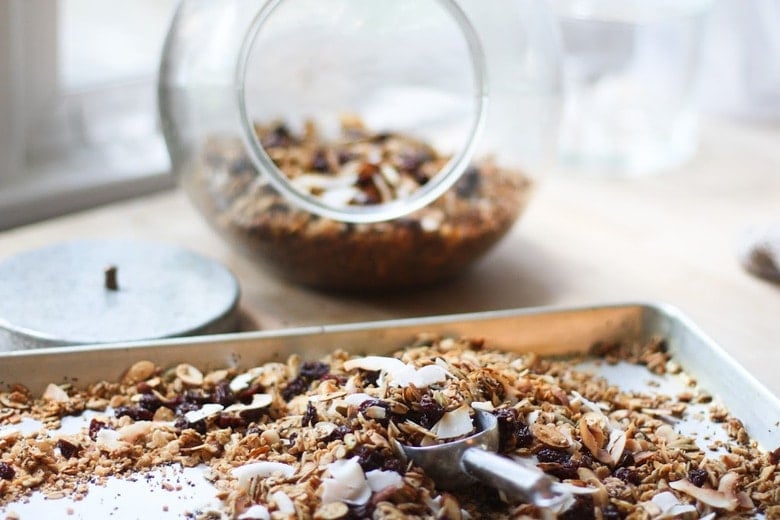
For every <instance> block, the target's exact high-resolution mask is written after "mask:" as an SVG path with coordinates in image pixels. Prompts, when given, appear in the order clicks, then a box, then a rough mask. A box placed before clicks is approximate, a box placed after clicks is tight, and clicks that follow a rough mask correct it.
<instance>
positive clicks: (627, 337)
mask: <svg viewBox="0 0 780 520" xmlns="http://www.w3.org/2000/svg"><path fill="white" fill-rule="evenodd" d="M423 332H428V333H435V334H442V335H464V336H471V337H480V338H486V340H487V341H488V343H489V344H490V345H492V346H493V347H495V348H502V349H507V350H513V351H517V352H529V351H534V352H537V353H539V354H542V355H561V354H565V353H573V352H586V351H587V350H588V349H589V348H590V347H592V346H593V345H594V344H598V343H604V342H615V341H645V340H647V339H648V338H650V337H653V336H658V335H661V336H663V337H664V338H666V341H667V346H668V349H669V351H670V353H671V354H672V355H673V357H674V359H675V360H676V361H677V362H678V363H679V364H680V365H681V366H682V367H683V369H684V370H685V371H686V372H687V373H689V374H690V375H691V376H693V377H695V378H696V379H697V380H698V382H699V383H700V385H701V386H702V387H704V388H705V389H707V390H708V391H709V392H710V393H712V394H715V395H717V396H718V397H720V399H721V400H722V401H723V403H724V404H725V406H726V407H727V408H728V409H730V410H731V411H732V412H733V413H734V414H735V415H736V416H737V417H739V418H740V419H741V420H742V422H743V423H744V424H745V427H746V429H747V431H748V432H749V433H750V435H751V436H752V437H753V438H754V439H756V440H757V441H758V442H759V444H761V445H763V446H764V447H765V448H771V449H775V448H777V446H780V400H778V398H777V397H776V396H774V395H773V394H772V393H771V392H769V391H768V390H767V389H766V388H764V387H763V386H762V385H761V384H760V383H758V381H756V379H755V378H754V377H753V376H751V375H750V374H749V373H748V372H747V371H746V370H745V369H744V368H742V367H741V366H739V365H738V364H736V363H735V362H734V360H733V359H732V358H731V357H730V356H729V355H728V354H726V352H725V351H723V349H722V348H721V347H719V346H718V345H717V344H716V343H715V342H714V341H712V340H711V339H710V338H709V337H707V336H706V335H705V334H704V333H703V332H702V331H701V330H699V328H698V327H696V326H695V325H694V324H693V323H692V322H691V321H690V320H689V319H688V318H686V317H685V316H684V315H683V314H682V313H680V311H679V310H677V309H676V308H674V307H672V306H669V305H665V304H648V303H628V304H614V305H603V306H589V307H577V308H556V307H540V308H529V309H511V310H503V311H494V312H484V313H473V314H460V315H447V316H438V317H430V318H419V319H404V320H393V321H381V322H370V323H355V324H345V325H325V326H321V327H305V328H297V329H285V330H275V331H261V332H247V333H237V334H224V335H215V336H199V337H192V338H177V339H169V340H159V341H151V342H149V341H147V342H135V343H125V344H112V345H90V346H82V347H58V348H50V349H39V350H35V351H19V352H6V353H0V383H3V384H9V383H15V382H21V383H23V384H25V385H26V386H27V387H28V388H30V390H31V391H32V392H34V393H36V392H41V391H43V389H44V388H45V387H46V385H47V384H48V383H49V382H52V381H65V380H67V381H76V382H77V383H78V384H80V385H86V384H88V383H90V382H94V381H98V380H103V379H107V380H112V379H118V378H119V377H121V375H122V373H123V372H124V371H125V370H126V369H127V367H129V366H130V365H131V364H133V363H134V362H136V361H138V360H139V359H148V360H151V361H153V362H155V363H157V364H158V365H160V366H171V365H174V364H178V363H180V362H182V360H186V361H187V362H188V363H192V364H194V365H198V366H199V367H202V368H204V369H210V368H218V367H227V366H233V367H251V366H255V365H257V364H260V363H262V362H265V361H270V360H283V359H286V357H287V356H288V355H289V354H291V353H299V354H300V355H301V356H303V357H304V358H309V359H312V358H316V357H319V356H322V355H324V354H326V353H328V352H330V351H332V350H333V349H335V348H342V349H345V350H348V351H351V352H355V353H363V354H365V353H377V354H382V353H388V352H392V351H393V350H395V349H398V348H401V347H402V346H404V345H406V344H408V343H410V342H412V341H413V340H414V338H415V336H416V335H417V334H420V333H423ZM42 367H43V369H42Z"/></svg>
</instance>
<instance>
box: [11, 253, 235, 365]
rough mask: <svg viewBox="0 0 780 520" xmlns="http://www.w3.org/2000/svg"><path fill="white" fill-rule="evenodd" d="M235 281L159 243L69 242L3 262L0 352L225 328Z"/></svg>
mask: <svg viewBox="0 0 780 520" xmlns="http://www.w3.org/2000/svg"><path fill="white" fill-rule="evenodd" d="M238 296H239V287H238V281H237V280H236V278H235V277H234V276H233V274H232V273H230V271H228V269H226V268H225V267H224V266H222V265H220V264H219V263H217V262H215V261H213V260H211V259H209V258H206V257H203V256H201V255H199V254H196V253H193V252H191V251H188V250H185V249H182V248H180V247H176V246H171V245H168V244H163V243H154V242H147V241H138V240H122V239H95V240H74V241H68V242H62V243H58V244H54V245H51V246H47V247H43V248H40V249H34V250H30V251H27V252H24V253H20V254H17V255H16V256H12V257H10V258H7V259H6V260H4V261H3V262H2V263H0V350H16V349H31V348H42V347H52V346H60V345H81V344H89V343H111V342H127V341H139V340H154V339H160V338H169V337H177V336H185V335H194V334H207V333H219V332H229V331H234V330H236V325H237V323H238V319H237V314H238V313H237V307H238Z"/></svg>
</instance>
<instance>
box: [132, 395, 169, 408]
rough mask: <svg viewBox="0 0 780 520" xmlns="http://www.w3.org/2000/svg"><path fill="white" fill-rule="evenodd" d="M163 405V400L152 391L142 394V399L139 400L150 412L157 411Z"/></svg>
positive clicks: (142, 406) (139, 403)
mask: <svg viewBox="0 0 780 520" xmlns="http://www.w3.org/2000/svg"><path fill="white" fill-rule="evenodd" d="M162 405H163V402H162V401H161V400H160V398H159V397H157V396H156V395H154V394H151V393H149V394H141V399H140V400H139V401H138V406H140V407H141V408H144V409H145V410H149V411H150V412H156V411H157V409H158V408H160V407H161V406H162Z"/></svg>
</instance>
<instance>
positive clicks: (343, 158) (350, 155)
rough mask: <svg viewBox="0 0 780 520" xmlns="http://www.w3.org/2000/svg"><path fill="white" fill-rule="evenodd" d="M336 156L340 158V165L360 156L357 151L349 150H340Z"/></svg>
mask: <svg viewBox="0 0 780 520" xmlns="http://www.w3.org/2000/svg"><path fill="white" fill-rule="evenodd" d="M336 156H337V158H338V161H339V164H340V165H344V164H346V163H348V162H349V161H351V160H353V159H357V158H358V155H357V154H356V153H354V152H351V151H349V150H339V151H338V153H337V154H336Z"/></svg>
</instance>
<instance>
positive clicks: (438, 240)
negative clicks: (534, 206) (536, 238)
mask: <svg viewBox="0 0 780 520" xmlns="http://www.w3.org/2000/svg"><path fill="white" fill-rule="evenodd" d="M542 4H543V3H542V2H535V1H534V0H491V2H484V0H327V1H322V0H268V1H265V2H258V1H256V0H252V1H250V0H220V1H219V2H214V1H213V0H183V1H182V2H181V4H180V6H179V8H178V11H177V13H176V15H175V17H174V19H173V22H172V26H171V29H170V32H169V35H168V39H167V41H166V45H165V49H164V53H163V60H162V66H161V73H160V90H159V99H160V111H161V118H162V124H163V130H164V134H165V138H166V142H167V145H168V150H169V153H170V155H171V160H172V165H173V169H174V172H175V174H176V175H177V178H178V180H179V182H180V184H181V186H182V187H183V188H184V190H185V191H186V192H187V193H188V195H189V197H190V198H191V200H192V201H193V203H194V204H195V206H196V207H197V208H198V209H199V210H200V212H201V213H202V214H203V215H204V216H205V217H206V219H207V220H208V222H209V223H210V224H211V225H212V226H213V227H214V228H215V229H216V230H217V231H218V233H219V234H220V235H221V236H223V237H224V238H226V239H227V240H228V241H229V242H230V243H231V244H233V245H234V246H235V247H236V248H238V249H239V250H240V251H242V252H244V253H246V254H248V255H249V256H250V257H251V258H253V259H256V260H257V261H258V262H260V263H261V264H262V265H263V266H265V267H266V268H268V269H270V270H272V271H273V272H274V273H276V274H278V275H280V276H282V277H284V278H286V279H289V280H292V281H294V282H297V283H301V284H305V285H310V286H315V287H320V288H328V289H341V290H358V289H389V288H393V289H395V288H402V287H413V286H420V285H424V284H430V283H433V282H437V281H440V280H444V279H447V278H451V277H453V276H454V275H456V274H457V273H459V272H461V271H463V270H464V268H466V267H467V266H469V265H471V264H472V263H473V262H474V261H475V260H477V259H478V258H480V257H481V256H483V255H484V254H485V253H486V252H487V251H488V250H489V249H490V248H491V247H492V246H493V245H494V244H495V243H497V242H498V241H499V240H500V239H501V238H502V237H503V236H504V235H505V234H506V233H507V232H508V231H509V229H510V228H511V227H512V225H513V223H514V222H515V221H516V220H517V219H518V217H519V216H520V214H521V213H522V211H523V210H524V208H525V206H526V203H527V201H528V198H529V195H530V193H531V191H532V189H533V186H534V184H535V180H536V177H537V175H538V174H539V172H541V171H543V170H544V168H545V167H546V165H547V164H548V161H549V160H550V159H551V158H552V157H553V155H554V149H555V142H554V136H555V129H556V128H555V127H556V123H557V116H558V108H559V102H560V58H559V51H558V46H557V41H556V39H555V34H554V29H553V22H552V20H551V19H550V17H549V16H548V13H547V12H546V11H545V10H544V6H543V5H542Z"/></svg>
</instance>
